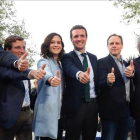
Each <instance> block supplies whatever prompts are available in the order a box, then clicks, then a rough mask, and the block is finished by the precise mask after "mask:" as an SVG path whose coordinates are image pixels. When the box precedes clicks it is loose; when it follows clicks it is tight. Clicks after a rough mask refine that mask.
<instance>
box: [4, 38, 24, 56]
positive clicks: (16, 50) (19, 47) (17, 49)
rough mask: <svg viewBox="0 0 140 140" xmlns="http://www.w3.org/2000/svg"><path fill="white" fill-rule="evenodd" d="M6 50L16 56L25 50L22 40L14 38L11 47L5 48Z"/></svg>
mask: <svg viewBox="0 0 140 140" xmlns="http://www.w3.org/2000/svg"><path fill="white" fill-rule="evenodd" d="M6 50H7V51H9V52H11V53H13V54H15V55H16V56H17V57H18V58H20V57H21V56H22V55H23V54H24V53H25V52H26V51H25V42H24V41H23V40H22V41H21V40H16V41H15V42H13V43H12V47H11V49H8V48H7V49H6Z"/></svg>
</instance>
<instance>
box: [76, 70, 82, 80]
mask: <svg viewBox="0 0 140 140" xmlns="http://www.w3.org/2000/svg"><path fill="white" fill-rule="evenodd" d="M80 72H82V71H78V72H77V73H76V78H77V80H79V73H80Z"/></svg>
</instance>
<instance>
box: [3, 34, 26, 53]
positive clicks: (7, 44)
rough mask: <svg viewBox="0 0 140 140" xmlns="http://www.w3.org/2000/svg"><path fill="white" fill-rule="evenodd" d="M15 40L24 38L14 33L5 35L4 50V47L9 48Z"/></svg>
mask: <svg viewBox="0 0 140 140" xmlns="http://www.w3.org/2000/svg"><path fill="white" fill-rule="evenodd" d="M17 40H19V41H24V38H22V37H20V36H14V35H11V36H9V37H7V38H6V39H5V42H4V50H6V49H8V50H11V48H12V43H13V42H16V41H17Z"/></svg>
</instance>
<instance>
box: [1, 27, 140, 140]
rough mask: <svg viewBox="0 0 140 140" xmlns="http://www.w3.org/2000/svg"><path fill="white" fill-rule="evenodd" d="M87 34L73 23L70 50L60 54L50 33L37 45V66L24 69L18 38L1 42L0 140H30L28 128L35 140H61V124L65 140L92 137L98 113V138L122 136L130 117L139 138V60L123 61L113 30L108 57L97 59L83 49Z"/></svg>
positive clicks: (118, 38) (59, 46) (57, 41)
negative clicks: (32, 96)
mask: <svg viewBox="0 0 140 140" xmlns="http://www.w3.org/2000/svg"><path fill="white" fill-rule="evenodd" d="M87 38H88V34H87V30H86V28H85V27H84V26H82V25H75V26H73V27H72V28H71V30H70V39H71V42H72V44H73V46H74V50H73V51H71V52H69V53H66V54H65V50H64V43H63V40H62V37H61V36H60V35H59V34H57V33H50V34H49V35H48V36H47V37H46V38H45V40H44V42H43V43H42V45H41V53H40V54H41V56H42V58H41V59H40V60H39V61H38V63H37V70H30V69H28V62H27V60H26V56H27V53H26V50H25V42H24V39H23V38H21V37H17V36H10V37H8V38H7V39H6V40H5V44H4V49H5V50H6V51H4V50H3V49H2V48H1V47H0V140H13V138H14V137H15V136H16V137H17V140H31V139H32V137H31V135H32V133H31V132H32V131H33V132H34V134H35V136H36V137H39V138H40V140H52V139H55V140H62V132H63V127H65V130H66V134H65V140H79V139H80V136H81V135H82V139H83V140H95V138H96V132H97V124H98V114H99V117H100V119H101V124H102V138H101V139H102V140H127V135H128V129H129V123H130V115H132V116H133V117H134V119H135V120H136V132H137V137H138V140H140V133H139V132H140V106H139V102H140V87H139V85H140V66H139V65H140V58H137V59H135V60H134V61H133V60H131V61H130V63H127V62H125V61H124V60H123V57H122V56H121V50H122V48H123V39H122V37H121V36H120V35H117V34H112V35H110V36H109V37H108V39H107V47H108V50H109V55H108V56H106V57H104V58H101V59H99V60H97V57H96V55H94V54H91V53H89V52H87V51H86V42H87ZM7 44H8V45H7ZM138 48H139V49H140V40H139V41H138ZM7 51H10V52H12V53H13V54H14V55H15V56H14V55H12V54H11V53H8V52H7ZM18 58H19V59H18ZM33 78H35V79H37V80H38V91H37V99H36V102H35V106H34V113H32V112H31V110H30V101H29V93H30V84H29V82H28V81H29V80H30V79H33Z"/></svg>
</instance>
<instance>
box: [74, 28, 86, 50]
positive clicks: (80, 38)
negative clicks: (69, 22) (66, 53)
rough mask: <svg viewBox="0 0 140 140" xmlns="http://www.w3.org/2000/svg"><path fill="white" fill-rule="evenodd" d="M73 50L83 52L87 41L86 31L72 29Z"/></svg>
mask: <svg viewBox="0 0 140 140" xmlns="http://www.w3.org/2000/svg"><path fill="white" fill-rule="evenodd" d="M71 41H72V43H73V45H74V48H75V50H77V51H80V52H82V53H83V52H84V51H85V45H86V41H87V37H86V32H85V30H84V29H75V30H73V31H72V39H71Z"/></svg>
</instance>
